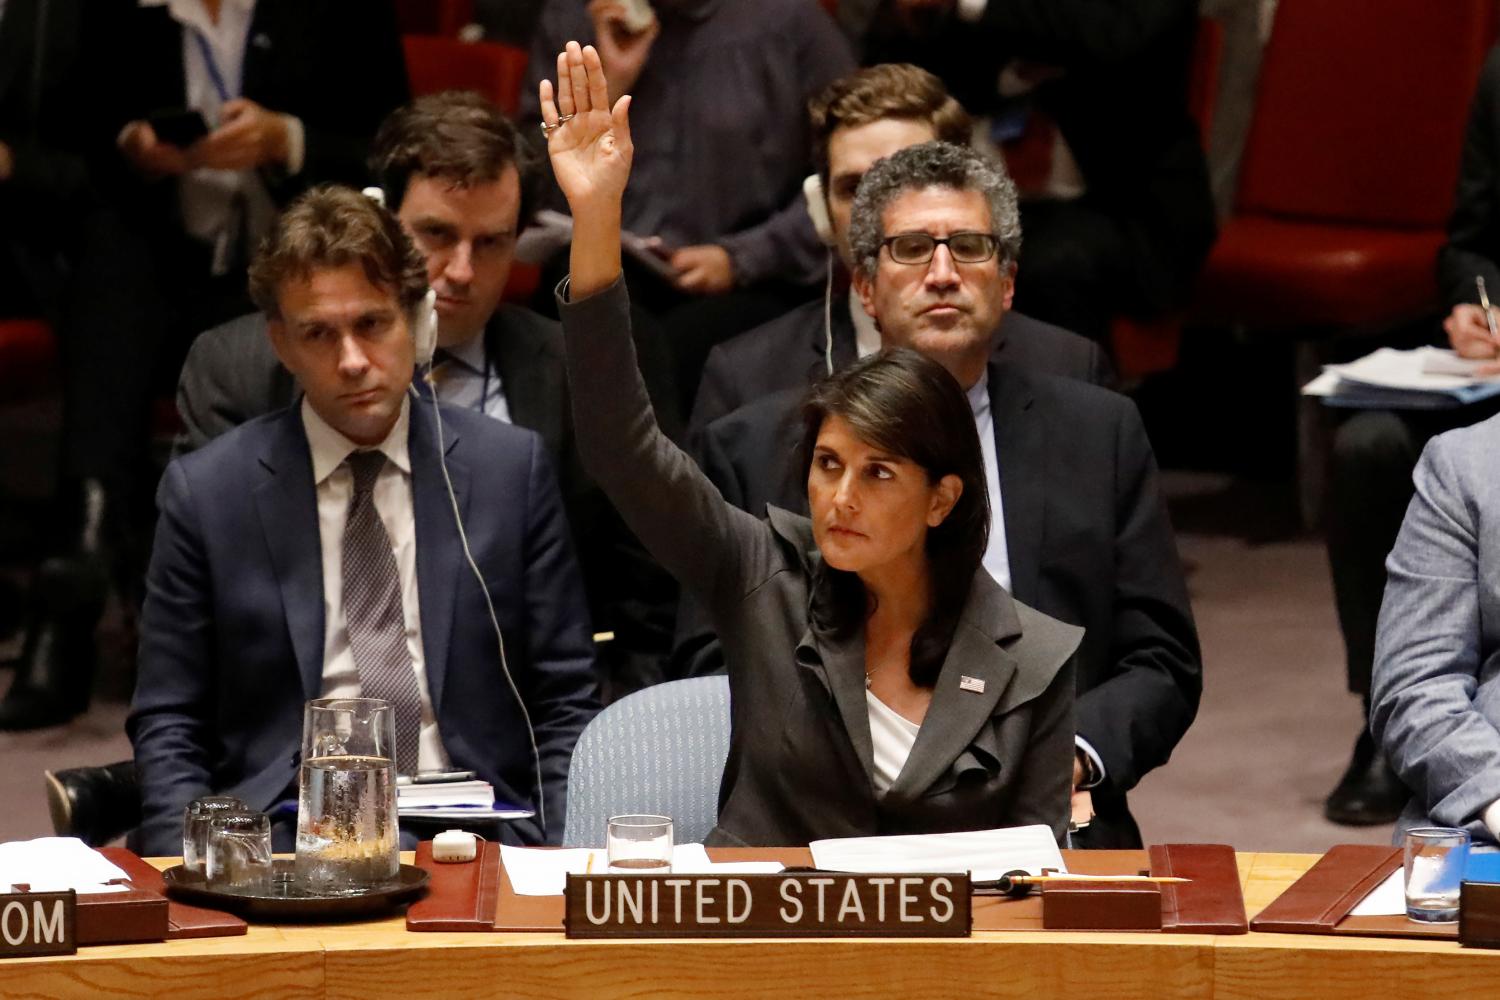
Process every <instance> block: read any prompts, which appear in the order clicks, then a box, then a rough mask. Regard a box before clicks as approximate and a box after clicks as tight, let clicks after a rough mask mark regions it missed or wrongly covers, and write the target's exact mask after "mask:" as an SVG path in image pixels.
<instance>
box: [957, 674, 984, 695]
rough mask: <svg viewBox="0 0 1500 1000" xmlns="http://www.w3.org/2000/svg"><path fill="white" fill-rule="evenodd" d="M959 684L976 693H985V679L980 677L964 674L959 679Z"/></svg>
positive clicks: (964, 688)
mask: <svg viewBox="0 0 1500 1000" xmlns="http://www.w3.org/2000/svg"><path fill="white" fill-rule="evenodd" d="M958 686H959V687H960V688H962V689H963V690H965V691H973V692H974V693H975V694H984V681H982V680H980V679H979V678H978V677H970V676H969V675H968V674H964V675H963V676H962V677H960V678H959V679H958Z"/></svg>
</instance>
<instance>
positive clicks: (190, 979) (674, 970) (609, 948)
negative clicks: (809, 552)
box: [0, 854, 1500, 1000]
mask: <svg viewBox="0 0 1500 1000" xmlns="http://www.w3.org/2000/svg"><path fill="white" fill-rule="evenodd" d="M1316 860H1317V858H1316V856H1314V855H1294V854H1243V855H1240V875H1241V879H1242V884H1243V886H1244V889H1245V901H1246V906H1247V908H1248V909H1249V911H1250V913H1251V914H1254V913H1256V912H1258V911H1259V910H1260V909H1261V908H1262V907H1264V906H1265V905H1266V904H1267V903H1269V902H1270V901H1271V900H1272V899H1273V898H1274V897H1275V896H1276V895H1277V894H1278V893H1279V892H1280V891H1281V890H1282V889H1283V888H1285V887H1286V886H1287V885H1289V884H1290V883H1291V882H1292V881H1293V880H1295V879H1296V878H1297V876H1299V875H1301V874H1302V873H1303V872H1304V871H1306V870H1307V869H1308V868H1309V867H1311V866H1312V864H1313V862H1314V861H1316ZM1496 963H1500V952H1483V951H1473V950H1464V949H1460V948H1459V946H1458V945H1457V944H1454V943H1448V942H1431V941H1401V940H1383V939H1374V938H1371V939H1350V938H1337V939H1335V938H1327V937H1314V936H1308V935H1294V934H1249V935H1244V936H1240V937H1214V936H1210V935H1185V934H1116V933H1098V934H1088V933H1030V932H1027V933H1021V932H1016V933H981V934H976V935H975V936H974V937H973V938H971V939H967V940H961V939H960V940H923V941H915V940H912V941H901V940H864V941H853V940H843V941H840V940H807V941H783V940H776V941H641V942H636V941H568V940H565V939H564V938H563V936H562V935H561V934H411V933H407V931H406V929H405V927H404V924H403V923H402V920H401V918H399V917H392V918H389V919H386V920H382V921H376V922H370V923H361V924H342V925H329V926H312V927H298V926H281V927H255V926H252V927H251V929H250V933H249V934H248V935H246V936H244V937H232V938H211V939H206V940H196V941H175V942H167V943H163V944H154V945H129V946H118V947H99V948H85V949H83V950H82V951H80V952H79V953H78V954H77V955H75V956H68V957H65V958H52V959H45V958H44V959H12V960H9V961H6V962H5V963H4V964H0V994H3V995H4V996H7V997H9V996H17V995H20V996H26V997H28V998H30V997H81V996H88V997H95V996H110V995H125V996H132V997H147V998H160V1000H194V998H198V997H202V998H205V1000H207V998H214V1000H233V998H255V1000H272V998H303V997H306V998H323V997H328V998H340V1000H367V998H368V1000H376V998H383V997H391V998H399V1000H425V998H436V997H444V998H447V997H478V996H497V997H498V996H503V997H540V998H547V1000H564V998H575V997H576V998H588V1000H595V998H597V1000H610V998H617V997H630V998H647V997H658V996H670V997H672V998H673V1000H686V998H691V997H729V998H735V1000H740V998H750V997H760V996H767V997H770V996H775V997H778V998H796V1000H802V998H818V997H830V998H832V997H838V998H846V997H847V998H861V997H888V996H894V997H910V998H912V1000H929V998H930V1000H939V998H942V1000H948V998H953V997H1026V998H1039V997H1053V996H1058V997H1078V998H1099V1000H1106V998H1108V1000H1116V998H1118V1000H1148V998H1151V1000H1154V998H1166V1000H1171V998H1205V1000H1206V998H1233V1000H1277V998H1287V1000H1301V998H1308V1000H1312V998H1318V1000H1342V998H1346V997H1347V998H1350V1000H1354V998H1356V997H1357V998H1359V1000H1369V998H1372V997H1382V996H1392V997H1396V996H1400V997H1403V998H1420V997H1424V996H1457V995H1462V993H1463V991H1465V990H1469V989H1472V990H1475V991H1476V992H1478V991H1479V990H1481V988H1483V987H1489V988H1490V989H1493V984H1494V983H1496V982H1497V981H1500V964H1496Z"/></svg>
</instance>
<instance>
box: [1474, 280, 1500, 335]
mask: <svg viewBox="0 0 1500 1000" xmlns="http://www.w3.org/2000/svg"><path fill="white" fill-rule="evenodd" d="M1474 284H1475V285H1477V286H1478V287H1479V307H1480V308H1481V309H1483V310H1484V321H1485V323H1486V324H1488V325H1489V328H1490V340H1492V341H1494V342H1495V343H1496V344H1500V329H1497V328H1496V327H1495V314H1494V312H1493V311H1491V309H1490V296H1489V293H1488V292H1486V291H1485V290H1484V276H1483V275H1480V274H1476V275H1475V276H1474Z"/></svg>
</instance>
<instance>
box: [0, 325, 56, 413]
mask: <svg viewBox="0 0 1500 1000" xmlns="http://www.w3.org/2000/svg"><path fill="white" fill-rule="evenodd" d="M56 381H57V340H56V338H55V337H53V335H52V328H51V327H50V326H48V325H47V324H46V323H44V322H43V321H41V320H39V319H0V398H4V399H11V400H15V399H23V398H26V397H29V396H31V395H33V394H34V393H36V392H37V391H38V390H39V389H44V388H45V389H50V388H51V387H52V386H53V385H55V383H56Z"/></svg>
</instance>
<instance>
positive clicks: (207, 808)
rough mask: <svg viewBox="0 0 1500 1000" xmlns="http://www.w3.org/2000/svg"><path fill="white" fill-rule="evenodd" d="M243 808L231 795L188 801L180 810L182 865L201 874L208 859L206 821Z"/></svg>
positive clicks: (203, 797) (209, 796)
mask: <svg viewBox="0 0 1500 1000" xmlns="http://www.w3.org/2000/svg"><path fill="white" fill-rule="evenodd" d="M245 808H247V807H246V805H245V803H243V802H241V801H240V800H239V799H237V798H235V797H234V796H233V795H204V796H202V797H201V798H196V799H194V800H193V801H191V802H189V803H188V804H187V807H186V808H185V809H183V810H182V867H183V868H185V869H187V870H188V871H190V872H197V873H198V874H199V875H202V874H203V865H204V862H205V861H207V860H208V821H209V820H211V819H213V818H214V817H215V816H218V815H220V814H222V813H226V812H232V811H234V810H236V809H240V810H243V809H245Z"/></svg>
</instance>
